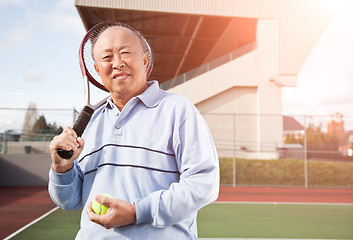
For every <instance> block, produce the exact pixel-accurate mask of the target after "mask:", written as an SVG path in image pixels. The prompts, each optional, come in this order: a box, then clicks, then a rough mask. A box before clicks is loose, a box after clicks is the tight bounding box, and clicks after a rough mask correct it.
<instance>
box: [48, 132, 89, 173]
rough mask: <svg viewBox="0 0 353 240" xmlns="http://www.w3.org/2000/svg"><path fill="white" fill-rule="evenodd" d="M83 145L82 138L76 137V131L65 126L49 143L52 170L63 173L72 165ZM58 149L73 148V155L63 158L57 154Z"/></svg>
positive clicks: (68, 149)
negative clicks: (69, 157)
mask: <svg viewBox="0 0 353 240" xmlns="http://www.w3.org/2000/svg"><path fill="white" fill-rule="evenodd" d="M83 146H84V141H83V139H82V138H80V137H77V135H76V132H75V131H74V130H73V129H72V128H70V127H66V128H65V129H64V131H63V132H62V133H61V134H60V135H58V136H55V137H54V138H53V140H52V141H51V142H50V145H49V151H50V155H51V159H52V161H53V170H54V171H55V172H57V173H65V172H67V171H69V170H70V169H71V168H72V167H73V165H74V164H73V161H74V160H75V159H76V158H77V157H78V156H79V155H80V153H81V151H82V149H83ZM58 149H63V150H67V151H70V150H73V151H74V155H73V156H72V157H71V159H63V158H61V157H59V155H58Z"/></svg>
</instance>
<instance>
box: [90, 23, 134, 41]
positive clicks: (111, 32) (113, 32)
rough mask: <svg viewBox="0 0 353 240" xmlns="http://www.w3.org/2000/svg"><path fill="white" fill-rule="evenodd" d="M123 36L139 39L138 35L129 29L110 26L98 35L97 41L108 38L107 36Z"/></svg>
mask: <svg viewBox="0 0 353 240" xmlns="http://www.w3.org/2000/svg"><path fill="white" fill-rule="evenodd" d="M111 37H113V38H119V39H120V37H121V38H124V37H134V38H135V39H136V40H140V39H139V37H138V36H137V35H136V34H135V33H134V32H133V31H132V30H131V29H128V28H126V27H121V26H112V27H109V28H107V29H105V30H104V31H103V32H102V33H101V34H100V35H99V37H98V39H97V41H96V43H97V42H99V41H100V40H101V39H109V38H111Z"/></svg>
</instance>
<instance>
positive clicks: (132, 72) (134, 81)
mask: <svg viewBox="0 0 353 240" xmlns="http://www.w3.org/2000/svg"><path fill="white" fill-rule="evenodd" d="M93 57H94V60H95V69H96V71H97V73H98V74H99V76H100V77H101V79H102V82H103V85H104V86H105V87H106V88H107V89H108V90H109V91H110V93H111V94H112V95H116V96H129V97H134V96H137V95H139V94H141V93H142V92H143V91H144V90H145V87H146V71H145V69H146V67H147V64H148V55H147V54H146V53H144V52H143V48H142V44H141V40H140V39H139V37H138V36H136V34H135V33H133V32H132V31H131V30H129V29H127V28H124V27H111V28H109V29H107V30H105V31H104V32H103V33H102V34H101V36H100V37H99V38H98V40H97V42H96V44H95V46H94V49H93Z"/></svg>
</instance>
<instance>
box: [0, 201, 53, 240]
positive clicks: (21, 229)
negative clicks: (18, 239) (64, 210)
mask: <svg viewBox="0 0 353 240" xmlns="http://www.w3.org/2000/svg"><path fill="white" fill-rule="evenodd" d="M58 208H59V207H55V208H53V209H52V210H50V211H49V212H47V213H45V214H43V215H42V216H40V217H39V218H37V219H35V220H33V221H32V222H30V223H28V224H27V225H26V226H24V227H22V228H20V229H18V230H17V231H16V232H14V233H12V234H11V235H9V236H7V237H6V238H4V240H9V239H11V238H13V237H14V236H16V235H17V234H19V233H20V232H22V231H24V230H25V229H26V228H29V227H30V226H32V225H33V224H35V223H37V222H39V221H40V220H42V219H43V218H45V217H46V216H48V215H49V214H51V213H52V212H55V211H56V210H58Z"/></svg>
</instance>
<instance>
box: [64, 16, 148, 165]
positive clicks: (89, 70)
mask: <svg viewBox="0 0 353 240" xmlns="http://www.w3.org/2000/svg"><path fill="white" fill-rule="evenodd" d="M113 26H121V27H125V28H128V29H130V30H132V31H133V32H134V33H135V34H136V35H137V36H138V37H139V38H140V39H141V43H142V46H143V49H144V52H145V53H147V54H148V65H147V69H146V76H147V78H148V77H149V75H150V74H151V72H152V68H153V53H152V50H151V47H150V45H149V44H148V42H147V40H146V39H145V38H144V37H143V35H142V34H141V33H140V32H138V31H136V30H135V29H133V28H132V27H130V26H129V25H126V24H124V23H120V22H112V21H107V22H102V23H99V24H97V25H95V26H94V27H92V28H91V29H90V30H89V31H88V32H87V34H86V35H85V37H84V38H83V40H82V42H81V45H80V50H79V62H80V68H81V72H82V76H83V82H84V89H85V104H86V105H85V107H84V108H83V110H82V111H81V113H80V115H79V116H78V118H77V120H76V122H75V124H74V126H73V130H74V131H75V132H76V134H77V136H78V137H81V136H82V134H83V132H84V130H85V128H86V126H87V124H88V122H89V121H90V119H91V116H92V114H93V112H94V110H95V109H97V108H98V107H100V106H101V105H103V104H104V103H105V102H106V100H107V98H108V97H109V96H108V97H106V98H104V99H102V100H101V101H99V102H97V103H96V104H94V105H92V104H91V99H90V96H91V94H90V83H91V84H93V85H94V86H95V87H97V88H98V89H101V90H102V91H106V92H108V90H107V89H106V88H105V87H104V86H103V83H102V80H101V78H100V76H99V75H98V74H97V72H96V70H95V68H94V60H93V57H92V48H93V46H94V44H95V42H96V41H97V39H98V38H99V36H100V35H101V33H102V32H103V31H104V30H106V29H107V28H109V27H113ZM73 153H74V152H73V150H70V151H66V150H63V149H58V155H59V156H60V157H61V158H64V159H70V158H71V157H72V155H73Z"/></svg>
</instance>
